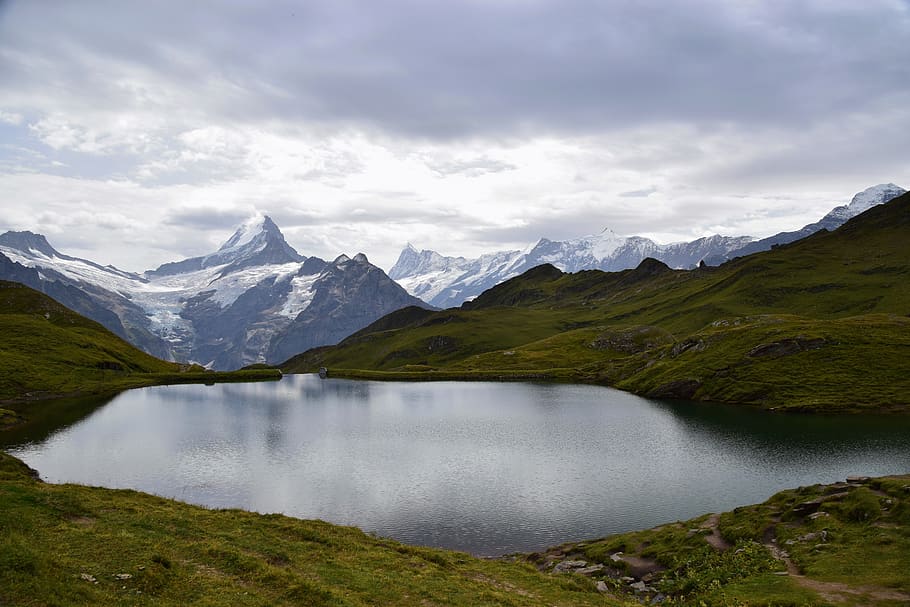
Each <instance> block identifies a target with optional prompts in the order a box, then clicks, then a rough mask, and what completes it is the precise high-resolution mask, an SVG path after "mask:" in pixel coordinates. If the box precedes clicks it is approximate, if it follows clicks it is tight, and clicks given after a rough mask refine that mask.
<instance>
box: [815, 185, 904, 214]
mask: <svg viewBox="0 0 910 607" xmlns="http://www.w3.org/2000/svg"><path fill="white" fill-rule="evenodd" d="M906 192H907V190H905V189H904V188H902V187H900V186H897V185H894V184H893V183H881V184H879V185H874V186H872V187H871V188H866V189H865V190H863V191H862V192H860V193H858V194H857V195H856V196H854V197H853V200H851V201H850V204H847V205H843V206H839V207H835V208H834V209H832V210H831V212H830V213H828V214H827V215H825V216H824V217H823V218H822V220H821V222H819V223H824V222H825V221H826V220H827V221H832V220H834V221H839V222H840V223H841V224H843V223H845V222H846V221H847V220H848V219H853V218H854V217H856V216H857V215H859V214H860V213H863V212H865V211H868V210H869V209H871V208H872V207H874V206H876V205H879V204H883V203H885V202H888V201H889V200H893V199H895V198H897V197H898V196H900V195H901V194H904V193H906Z"/></svg>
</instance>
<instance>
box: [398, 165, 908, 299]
mask: <svg viewBox="0 0 910 607" xmlns="http://www.w3.org/2000/svg"><path fill="white" fill-rule="evenodd" d="M904 192H905V190H904V189H903V188H900V187H898V186H896V185H894V184H893V183H889V184H880V185H877V186H872V187H870V188H867V189H866V190H864V191H862V192H860V193H858V194H856V196H854V197H853V200H852V201H851V202H850V204H849V205H843V206H839V207H836V208H835V209H833V210H832V211H831V212H829V213H828V214H827V215H825V217H823V218H822V219H821V220H819V221H818V222H816V223H813V224H809V225H807V226H804V227H803V228H802V229H800V230H798V231H795V232H782V233H780V234H776V235H774V236H771V237H769V238H764V239H761V240H755V239H754V238H752V237H750V236H720V235H713V236H707V237H703V238H699V239H697V240H693V241H691V242H681V243H672V244H666V245H663V244H658V243H656V242H654V241H653V240H650V239H649V238H644V237H641V236H629V237H624V236H619V235H617V234H615V233H614V232H613V231H612V230H609V229H605V230H603V231H602V232H601V233H600V234H597V235H593V236H585V237H582V238H576V239H573V240H565V241H553V240H549V239H547V238H542V239H540V240H539V241H538V242H537V243H536V244H534V245H533V246H530V247H528V248H527V249H526V250H524V251H518V250H513V251H499V252H495V253H488V254H485V255H482V256H481V257H479V258H477V259H467V258H465V257H446V256H443V255H440V254H439V253H437V252H435V251H431V250H421V251H418V250H417V249H416V248H415V247H414V246H413V245H411V244H410V243H409V244H408V245H407V246H406V247H405V248H404V250H402V252H401V254H400V255H399V257H398V261H397V262H396V263H395V265H394V266H393V267H392V268H391V269H390V270H389V276H390V277H391V278H393V279H394V280H396V281H397V282H398V283H399V284H401V285H402V286H403V287H404V288H405V289H406V290H407V291H408V292H409V293H411V294H412V295H414V296H416V297H419V298H421V299H423V300H424V301H426V302H427V303H429V304H431V305H433V306H437V307H440V308H449V307H456V306H459V305H461V304H462V303H464V302H465V301H469V300H471V299H473V298H474V297H477V296H478V295H480V294H481V293H483V292H484V291H486V290H487V289H489V288H491V287H494V286H496V285H497V284H500V283H502V282H503V281H506V280H508V279H510V278H513V277H515V276H518V275H520V274H522V273H523V272H525V271H526V270H529V269H531V268H533V267H535V266H538V265H541V264H544V263H549V264H552V265H554V266H555V267H557V268H559V269H560V270H562V271H564V272H578V271H580V270H603V271H606V272H616V271H619V270H625V269H630V268H635V267H637V266H638V264H639V263H641V262H642V260H644V259H646V258H649V257H650V258H653V259H657V260H659V261H662V262H664V263H665V264H667V265H668V266H670V267H671V268H674V269H691V268H694V267H696V266H698V265H699V264H700V263H702V262H705V263H706V264H708V265H719V264H721V263H723V262H724V261H727V260H729V259H733V258H735V257H742V256H744V255H749V254H751V253H756V252H758V251H766V250H769V249H771V248H772V247H773V246H775V245H780V244H785V243H788V242H793V241H795V240H798V239H800V238H805V237H806V236H809V235H811V234H814V233H815V232H818V231H819V230H822V229H827V230H834V229H836V228H837V227H839V226H841V225H842V224H843V223H844V222H846V221H847V220H848V219H850V218H852V217H855V216H856V215H859V214H860V213H862V212H863V211H866V210H868V209H869V208H871V207H873V206H876V205H879V204H882V203H884V202H888V201H889V200H892V199H893V198H896V197H897V196H900V195H901V194H903V193H904Z"/></svg>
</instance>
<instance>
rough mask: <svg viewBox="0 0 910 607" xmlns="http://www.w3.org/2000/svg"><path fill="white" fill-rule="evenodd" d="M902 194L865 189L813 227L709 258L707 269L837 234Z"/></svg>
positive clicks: (886, 187) (886, 186)
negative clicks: (822, 234) (849, 222)
mask: <svg viewBox="0 0 910 607" xmlns="http://www.w3.org/2000/svg"><path fill="white" fill-rule="evenodd" d="M905 192H906V190H905V189H904V188H902V187H899V186H896V185H894V184H893V183H883V184H879V185H875V186H872V187H870V188H866V189H865V190H863V191H862V192H860V193H858V194H856V195H855V196H854V197H853V199H852V200H851V201H850V204H846V205H842V206H839V207H835V208H834V209H832V210H831V211H830V212H829V213H828V214H826V215H825V216H824V217H822V218H821V219H820V220H818V221H816V222H815V223H810V224H809V225H806V226H803V227H802V228H800V229H799V230H795V231H793V232H778V233H777V234H775V235H773V236H769V237H767V238H762V239H761V240H756V241H755V242H751V243H749V244H747V245H744V246H743V247H741V248H739V249H736V250H733V251H730V252H729V253H727V254H726V255H712V256H710V257H708V258H707V259H706V261H707V263H708V264H709V265H719V264H721V263H723V262H725V261H727V260H729V259H733V258H735V257H743V256H745V255H751V254H752V253H758V252H759V251H768V250H770V249H771V248H772V247H775V246H780V245H784V244H787V243H790V242H795V241H797V240H800V239H802V238H805V237H806V236H811V235H812V234H815V233H816V232H818V231H819V230H829V231H830V230H836V229H837V228H839V227H840V226H842V225H843V224H844V223H846V222H847V220H849V219H852V218H854V217H856V216H857V215H859V214H860V213H863V212H865V211H868V210H869V209H871V208H872V207H874V206H876V205H879V204H884V203H886V202H888V201H889V200H893V199H894V198H897V197H898V196H900V195H901V194H904V193H905Z"/></svg>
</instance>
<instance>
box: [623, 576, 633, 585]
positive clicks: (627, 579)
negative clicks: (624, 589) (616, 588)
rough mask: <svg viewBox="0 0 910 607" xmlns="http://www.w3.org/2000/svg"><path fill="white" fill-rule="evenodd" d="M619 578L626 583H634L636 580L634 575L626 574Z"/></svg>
mask: <svg viewBox="0 0 910 607" xmlns="http://www.w3.org/2000/svg"><path fill="white" fill-rule="evenodd" d="M619 580H620V581H621V582H625V583H626V584H631V583H633V582H634V581H635V578H634V577H629V576H628V575H625V576H623V577H621V578H619Z"/></svg>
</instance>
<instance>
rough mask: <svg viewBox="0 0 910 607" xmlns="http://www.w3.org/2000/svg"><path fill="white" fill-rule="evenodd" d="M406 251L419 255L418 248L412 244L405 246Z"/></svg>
mask: <svg viewBox="0 0 910 607" xmlns="http://www.w3.org/2000/svg"><path fill="white" fill-rule="evenodd" d="M404 250H405V251H414V252H415V253H417V247H415V246H414V245H412V244H411V243H410V242H409V243H408V244H407V245H405V247H404Z"/></svg>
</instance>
